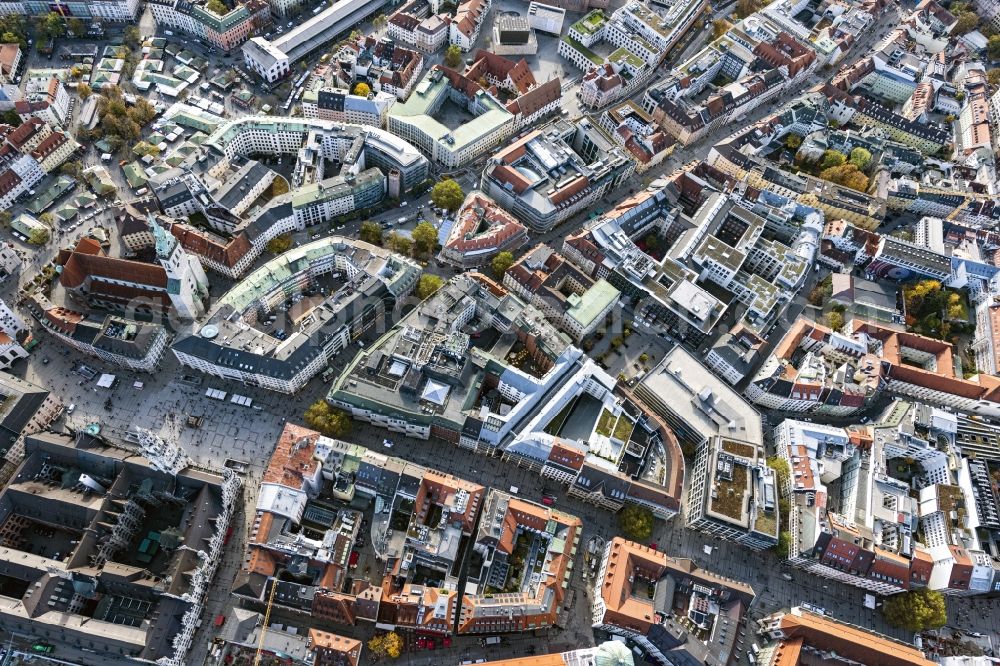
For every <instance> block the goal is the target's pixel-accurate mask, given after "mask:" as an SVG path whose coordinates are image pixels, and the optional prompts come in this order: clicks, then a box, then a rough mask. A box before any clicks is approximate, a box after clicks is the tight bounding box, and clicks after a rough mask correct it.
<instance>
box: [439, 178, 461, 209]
mask: <svg viewBox="0 0 1000 666" xmlns="http://www.w3.org/2000/svg"><path fill="white" fill-rule="evenodd" d="M463 201H465V192H463V191H462V186H461V185H459V184H458V183H457V182H455V181H454V180H452V179H450V178H445V179H444V180H442V181H441V182H439V183H437V184H436V185H434V187H433V188H431V202H432V203H433V204H434V206H435V207H436V208H444V209H445V210H448V211H453V210H458V207H459V206H461V205H462V202H463Z"/></svg>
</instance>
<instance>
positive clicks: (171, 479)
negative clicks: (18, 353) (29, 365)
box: [0, 432, 240, 666]
mask: <svg viewBox="0 0 1000 666" xmlns="http://www.w3.org/2000/svg"><path fill="white" fill-rule="evenodd" d="M139 440H140V444H139V446H140V449H141V450H140V452H136V451H135V450H133V449H129V450H125V449H120V448H115V447H113V446H111V445H110V444H108V443H107V442H105V441H104V440H102V439H100V438H99V437H95V436H92V435H88V434H84V433H83V432H80V433H78V434H76V435H75V436H74V435H70V434H56V433H40V434H33V435H29V436H27V437H25V439H24V457H23V459H22V460H20V461H19V462H18V463H17V469H16V470H15V472H14V475H13V476H12V477H10V480H9V481H8V482H7V483H6V485H5V486H4V488H3V490H2V491H0V504H2V506H3V507H4V508H3V514H2V522H0V533H2V534H3V538H4V541H5V543H6V547H5V548H4V549H3V551H2V553H0V558H2V560H3V566H4V569H5V570H6V571H7V574H6V575H7V580H8V583H9V587H8V588H7V597H8V598H11V599H12V603H8V604H4V606H3V607H2V608H0V616H2V621H3V623H4V626H6V627H9V628H10V630H11V631H17V632H19V633H24V634H26V635H30V636H37V637H40V638H42V639H44V640H48V641H52V642H55V643H58V644H60V645H67V646H74V647H77V648H84V649H88V650H94V651H95V652H98V653H110V654H113V655H119V656H121V657H128V658H132V659H138V660H142V661H160V662H161V663H163V664H169V665H172V666H181V665H182V664H185V663H187V654H188V650H189V649H190V647H191V644H192V641H193V638H194V632H195V630H196V628H197V626H198V625H199V624H200V622H201V619H202V615H203V613H204V612H205V610H204V604H205V602H206V600H207V595H208V590H209V587H210V586H211V585H212V583H213V578H214V576H215V572H216V569H217V568H218V566H219V563H220V562H221V560H222V551H223V543H224V541H225V538H226V533H227V531H228V530H229V528H230V525H231V522H230V521H231V520H232V518H233V516H232V514H233V511H234V509H235V506H236V503H237V502H238V501H239V495H240V481H239V479H238V477H237V476H236V475H235V474H234V473H233V472H232V471H230V470H226V471H225V473H224V475H222V476H220V475H218V474H214V473H211V472H207V471H205V470H193V469H190V468H189V467H188V463H187V460H186V459H185V458H184V454H183V453H182V452H180V451H179V450H178V449H176V448H172V447H170V446H169V445H167V444H164V442H162V441H161V440H159V438H157V437H155V436H152V435H150V434H149V433H145V432H144V434H142V435H141V436H140V438H139ZM43 535H44V536H43ZM191 544H198V545H199V548H198V550H197V551H195V550H192V548H191ZM178 571H183V572H184V575H174V574H175V573H176V572H178ZM13 601H17V602H18V603H13Z"/></svg>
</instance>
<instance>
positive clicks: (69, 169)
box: [59, 160, 83, 180]
mask: <svg viewBox="0 0 1000 666" xmlns="http://www.w3.org/2000/svg"><path fill="white" fill-rule="evenodd" d="M59 173H61V174H64V175H66V176H72V177H73V178H76V179H77V180H80V178H81V177H82V176H83V164H81V163H80V160H70V161H69V162H64V163H63V165H62V166H61V167H59Z"/></svg>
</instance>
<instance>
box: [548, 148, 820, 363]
mask: <svg viewBox="0 0 1000 666" xmlns="http://www.w3.org/2000/svg"><path fill="white" fill-rule="evenodd" d="M750 196H752V193H751V191H750V190H749V189H748V188H744V187H742V186H739V185H738V183H737V181H734V180H732V179H729V178H728V177H727V176H726V174H724V173H722V172H720V171H718V170H716V169H714V168H712V167H710V166H709V165H704V164H702V165H698V167H697V168H696V169H693V170H691V171H679V172H677V173H675V174H673V175H672V176H671V177H670V178H669V179H661V180H658V181H656V182H655V183H653V184H652V186H651V187H649V188H647V189H645V190H643V191H641V192H638V193H636V194H635V195H633V196H631V197H629V198H627V199H625V200H623V201H621V202H619V203H618V205H616V206H615V207H614V208H613V209H611V210H610V211H607V212H604V213H603V215H602V216H601V217H600V218H598V219H597V220H595V221H593V222H591V223H588V224H587V225H585V226H584V228H583V229H582V230H581V231H579V232H576V233H571V234H570V235H568V236H567V237H566V239H565V240H564V242H563V247H562V253H563V255H564V256H565V257H566V258H567V259H569V260H570V261H572V262H573V263H575V264H576V265H577V266H579V267H580V268H581V269H583V270H584V272H586V273H588V274H590V275H591V276H592V277H595V278H602V277H603V278H605V279H606V280H607V281H608V282H610V283H611V285H612V286H614V287H615V288H616V289H618V290H619V291H620V292H621V293H622V294H623V295H624V296H627V297H628V298H631V299H634V302H636V303H638V304H639V305H638V308H637V312H636V314H637V315H638V317H639V319H640V320H642V321H643V322H646V323H648V324H650V325H652V324H653V323H654V322H656V323H657V324H658V325H661V326H663V327H664V329H665V330H666V332H668V333H670V334H671V335H672V336H674V337H675V338H676V339H678V340H681V341H683V342H684V344H687V345H690V346H692V347H697V346H700V345H701V344H702V343H703V342H705V341H706V340H707V339H708V338H709V336H710V335H712V333H713V331H714V329H715V326H716V324H717V323H718V322H719V321H720V320H721V318H722V316H723V314H724V313H725V312H726V310H727V309H728V308H729V307H730V305H731V304H734V303H736V302H739V303H741V304H742V305H744V306H746V310H745V312H744V314H743V316H742V317H741V319H740V320H739V321H740V323H741V324H742V325H743V326H745V327H747V328H748V329H750V330H751V331H752V332H754V333H755V334H756V335H758V336H761V337H763V336H766V335H767V333H768V332H769V331H770V329H771V328H772V327H773V326H774V325H775V323H776V321H777V318H778V316H779V315H780V313H781V312H782V311H783V310H784V309H785V308H786V307H787V306H788V304H789V303H790V302H791V301H792V298H793V297H794V295H795V294H796V293H797V292H798V290H799V289H800V288H801V287H802V285H803V284H804V282H805V280H806V277H807V276H808V274H809V270H808V269H809V265H810V264H811V263H812V262H813V261H814V259H815V256H816V253H817V251H818V249H819V244H820V236H821V233H822V230H823V215H822V214H821V213H820V212H819V211H817V210H815V209H813V208H809V207H807V206H798V205H796V204H795V203H794V202H792V201H790V200H788V199H785V198H778V197H773V198H772V197H769V199H768V200H769V201H770V202H771V203H764V202H763V201H761V199H760V197H757V199H756V200H753V199H750V198H749V197H750ZM779 220H782V221H783V222H779ZM765 229H769V230H770V231H771V232H773V236H771V234H769V235H768V236H765V235H764V233H763V232H764V230H765ZM779 238H780V240H779ZM709 283H711V286H710V285H709Z"/></svg>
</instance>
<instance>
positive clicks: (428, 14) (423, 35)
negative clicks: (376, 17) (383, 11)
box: [386, 0, 451, 53]
mask: <svg viewBox="0 0 1000 666" xmlns="http://www.w3.org/2000/svg"><path fill="white" fill-rule="evenodd" d="M386 28H387V29H388V33H389V39H391V40H393V41H395V42H402V43H404V44H409V45H410V46H413V47H414V48H416V49H417V50H418V51H422V52H424V53H437V52H438V51H440V50H441V49H442V48H444V45H445V44H447V43H448V38H449V34H450V32H451V15H450V14H448V13H444V12H442V13H440V14H439V13H437V11H435V9H434V8H433V7H431V4H430V3H429V2H427V0H411V2H404V3H403V4H402V5H401V6H400V7H399V9H397V10H396V11H395V12H393V13H392V15H390V16H389V18H388V21H387V22H386Z"/></svg>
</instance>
